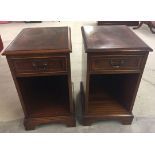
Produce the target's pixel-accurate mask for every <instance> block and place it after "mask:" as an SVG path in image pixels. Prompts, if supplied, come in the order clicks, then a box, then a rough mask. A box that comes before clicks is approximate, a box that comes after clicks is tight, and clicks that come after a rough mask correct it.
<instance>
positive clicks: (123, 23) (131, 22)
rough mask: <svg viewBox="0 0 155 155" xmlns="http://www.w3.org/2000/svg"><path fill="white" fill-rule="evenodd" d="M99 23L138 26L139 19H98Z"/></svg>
mask: <svg viewBox="0 0 155 155" xmlns="http://www.w3.org/2000/svg"><path fill="white" fill-rule="evenodd" d="M97 24H98V25H127V26H137V25H138V24H139V21H98V22H97Z"/></svg>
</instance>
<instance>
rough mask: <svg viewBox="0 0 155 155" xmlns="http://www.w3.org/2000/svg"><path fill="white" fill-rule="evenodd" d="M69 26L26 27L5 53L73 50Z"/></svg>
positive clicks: (65, 51)
mask: <svg viewBox="0 0 155 155" xmlns="http://www.w3.org/2000/svg"><path fill="white" fill-rule="evenodd" d="M71 50H72V47H71V32H70V28H69V27H38V28H25V29H23V30H22V31H21V32H20V33H19V34H18V35H17V37H16V38H15V39H14V40H13V41H12V42H11V43H10V45H9V46H8V47H7V49H6V50H5V51H4V53H3V55H14V54H42V53H62V52H63V53H68V52H71Z"/></svg>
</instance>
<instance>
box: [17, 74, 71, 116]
mask: <svg viewBox="0 0 155 155" xmlns="http://www.w3.org/2000/svg"><path fill="white" fill-rule="evenodd" d="M17 80H18V83H19V87H20V89H21V93H22V97H23V100H24V102H25V105H26V111H27V113H28V115H29V116H30V117H40V116H41V117H50V116H64V115H69V113H70V110H69V107H70V106H69V88H68V77H67V75H61V76H41V77H26V78H24V77H22V78H18V79H17Z"/></svg>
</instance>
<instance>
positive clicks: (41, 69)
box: [32, 62, 47, 71]
mask: <svg viewBox="0 0 155 155" xmlns="http://www.w3.org/2000/svg"><path fill="white" fill-rule="evenodd" d="M32 66H33V68H34V69H35V70H37V71H46V70H47V63H43V64H42V65H37V64H36V63H35V62H33V63H32Z"/></svg>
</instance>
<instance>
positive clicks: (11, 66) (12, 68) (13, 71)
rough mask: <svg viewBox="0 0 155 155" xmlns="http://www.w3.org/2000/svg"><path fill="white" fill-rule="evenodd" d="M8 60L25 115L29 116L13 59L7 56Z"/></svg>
mask: <svg viewBox="0 0 155 155" xmlns="http://www.w3.org/2000/svg"><path fill="white" fill-rule="evenodd" d="M7 62H8V64H9V68H10V71H11V75H12V78H13V81H14V84H15V87H16V90H17V93H18V96H19V99H20V102H21V105H22V108H23V111H24V114H25V117H27V116H28V114H27V112H26V107H25V104H24V100H23V98H22V94H21V92H20V87H19V84H18V81H17V79H16V76H15V70H14V67H13V64H12V62H11V59H10V58H9V57H7Z"/></svg>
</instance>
